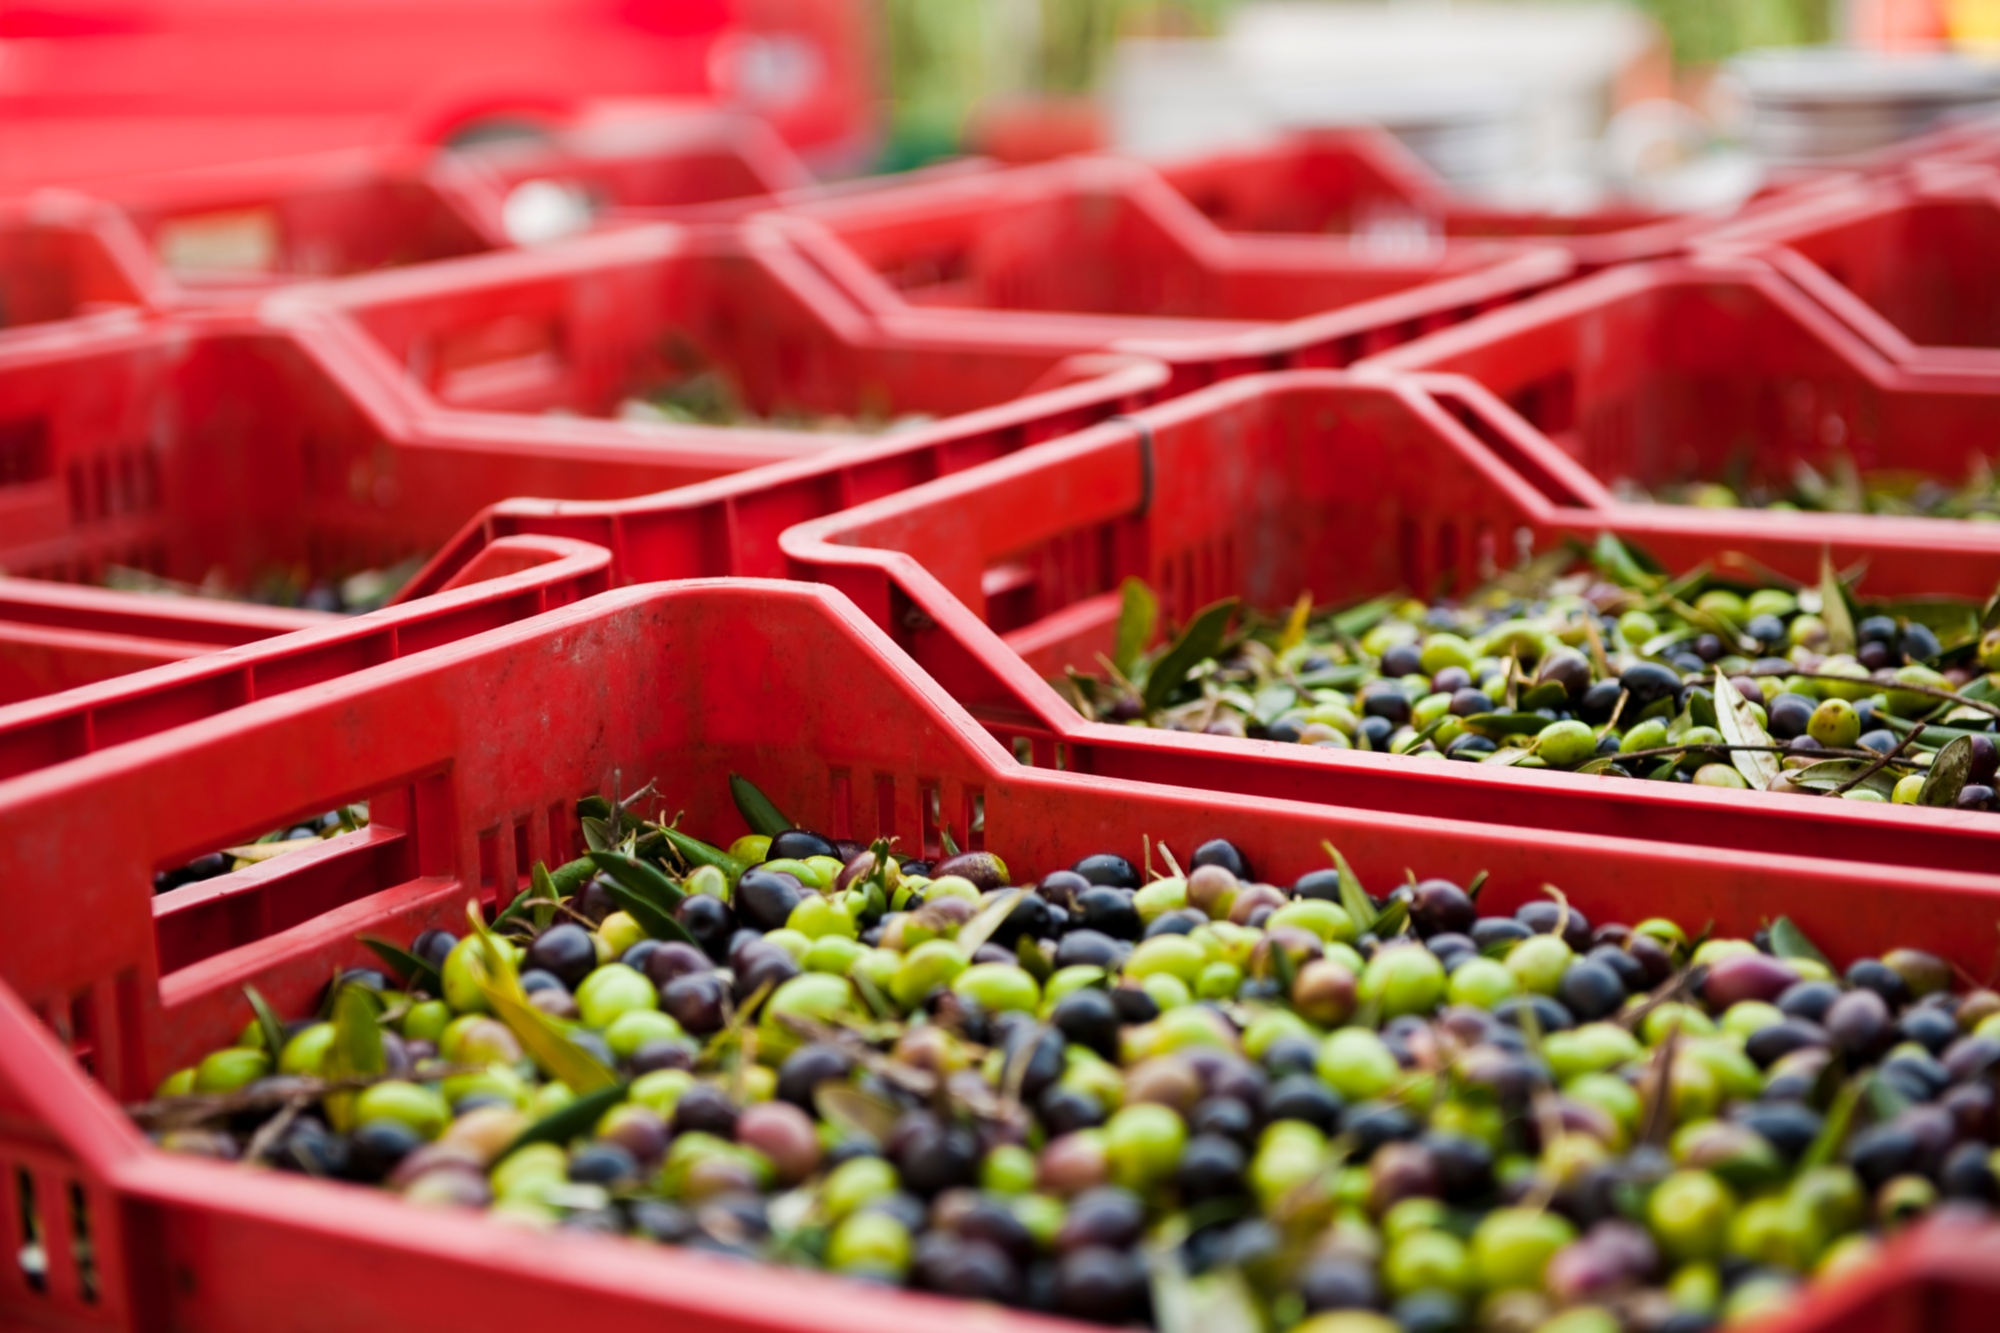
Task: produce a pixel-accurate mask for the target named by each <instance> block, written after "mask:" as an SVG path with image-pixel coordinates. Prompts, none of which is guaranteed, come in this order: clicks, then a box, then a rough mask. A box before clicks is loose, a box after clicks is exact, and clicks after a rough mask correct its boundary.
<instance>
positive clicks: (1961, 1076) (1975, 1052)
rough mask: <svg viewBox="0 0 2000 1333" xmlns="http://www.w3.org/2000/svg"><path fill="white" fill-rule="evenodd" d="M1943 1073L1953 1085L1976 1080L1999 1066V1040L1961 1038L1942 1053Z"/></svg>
mask: <svg viewBox="0 0 2000 1333" xmlns="http://www.w3.org/2000/svg"><path fill="white" fill-rule="evenodd" d="M1943 1059H1944V1068H1945V1072H1946V1073H1947V1074H1949V1075H1950V1076H1951V1080H1952V1082H1954V1083H1963V1082H1964V1081H1965V1080H1967V1079H1970V1078H1978V1077H1980V1076H1981V1075H1983V1074H1985V1073H1986V1071H1987V1070H1989V1069H1991V1068H1992V1067H1993V1066H1994V1065H1995V1064H2000V1040H1996V1039H1995V1038H1992V1037H1961V1038H1959V1039H1958V1040H1957V1041H1954V1042H1953V1043H1952V1044H1951V1045H1950V1046H1948V1047H1946V1048H1945V1051H1944V1056H1943Z"/></svg>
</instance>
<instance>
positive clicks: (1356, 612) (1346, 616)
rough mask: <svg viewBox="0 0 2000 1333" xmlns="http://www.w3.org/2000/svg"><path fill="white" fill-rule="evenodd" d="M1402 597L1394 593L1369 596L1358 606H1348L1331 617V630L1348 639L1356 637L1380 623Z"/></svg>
mask: <svg viewBox="0 0 2000 1333" xmlns="http://www.w3.org/2000/svg"><path fill="white" fill-rule="evenodd" d="M1402 600H1403V599H1402V598H1401V597H1400V596H1398V595H1397V594H1395V593H1386V594H1384V595H1383V596H1381V597H1374V598H1370V599H1369V600H1368V601H1365V602H1363V603H1361V605H1359V606H1350V607H1348V608H1347V609H1346V610H1345V611H1342V612H1339V613H1338V614H1336V615H1335V616H1334V617H1333V632H1334V633H1335V634H1337V635H1342V636H1345V637H1346V638H1350V639H1358V638H1360V637H1361V636H1362V635H1364V634H1366V633H1367V632H1368V631H1369V630H1371V629H1374V628H1375V627H1376V626H1377V625H1379V624H1381V623H1382V621H1383V620H1384V619H1386V618H1387V617H1388V614H1389V613H1390V612H1391V611H1393V610H1395V609H1396V603H1398V602H1400V601H1402Z"/></svg>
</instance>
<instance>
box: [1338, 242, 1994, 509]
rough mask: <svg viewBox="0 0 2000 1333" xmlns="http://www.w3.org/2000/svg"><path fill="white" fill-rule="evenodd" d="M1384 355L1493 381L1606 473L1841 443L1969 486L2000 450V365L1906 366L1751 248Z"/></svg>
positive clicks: (1693, 471) (1546, 445)
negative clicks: (1995, 372)
mask: <svg viewBox="0 0 2000 1333" xmlns="http://www.w3.org/2000/svg"><path fill="white" fill-rule="evenodd" d="M1368 364H1369V367H1370V368H1372V369H1381V370H1408V371H1441V372H1446V373H1452V374H1461V375H1466V376H1469V377H1470V378H1472V379H1475V380H1478V381H1479V382H1480V383H1481V384H1482V385H1484V386H1485V387H1486V388H1488V389H1490V390H1491V391H1492V392H1493V393H1494V394H1495V395H1496V396H1498V397H1499V398H1501V399H1503V400H1505V401H1506V403H1507V404H1508V406H1509V407H1511V408H1512V409H1513V410H1514V411H1516V412H1518V413H1519V414H1520V415H1521V416H1522V417H1523V418H1525V419H1526V420H1527V422H1528V423H1529V425H1530V426H1531V427H1532V428H1533V429H1532V430H1531V431H1529V432H1528V433H1527V436H1526V440H1527V443H1526V444H1525V445H1524V447H1525V448H1527V449H1528V450H1529V451H1530V452H1532V453H1534V454H1536V455H1537V456H1538V457H1541V458H1543V459H1548V458H1550V457H1553V456H1557V455H1560V456H1563V457H1566V458H1570V459H1574V460H1576V462H1578V463H1580V464H1581V465H1582V466H1583V468H1584V469H1586V470H1587V471H1588V472H1589V473H1590V474H1591V476H1592V477H1594V478H1595V479H1597V480H1598V481H1601V482H1603V483H1604V484H1605V485H1607V486H1608V485H1611V484H1613V483H1616V482H1619V481H1631V482H1636V483H1637V484H1638V485H1640V486H1642V487H1645V488H1648V489H1651V488H1657V487H1661V486H1666V485H1671V484H1674V483H1678V482H1685V481H1690V480H1718V479H1721V478H1722V477H1723V476H1724V474H1725V472H1726V470H1727V469H1729V468H1730V467H1732V466H1741V467H1743V468H1744V469H1745V471H1746V473H1747V475H1748V476H1749V477H1751V478H1753V479H1761V480H1767V481H1772V482H1777V483H1782V482H1784V481H1785V480H1786V479H1787V478H1788V477H1789V476H1790V475H1791V472H1792V469H1793V466H1794V464H1796V463H1799V462H1804V463H1808V464H1811V465H1812V466H1814V467H1817V468H1820V469H1821V470H1823V471H1824V470H1825V469H1827V468H1829V467H1830V466H1831V465H1832V463H1833V461H1834V460H1835V459H1836V458H1837V457H1839V456H1842V455H1845V456H1846V457H1848V458H1851V459H1852V461H1853V462H1854V463H1855V465H1856V466H1858V467H1860V468H1861V469H1863V470H1864V471H1865V470H1869V469H1874V468H1895V469H1899V470H1907V471H1913V472H1922V473H1927V474H1929V475H1931V476H1933V477H1936V478H1938V479H1940V480H1943V481H1947V482H1950V483H1953V484H1956V483H1959V482H1962V481H1964V480H1965V478H1966V475H1967V470H1968V468H1969V466H1970V465H1971V463H1972V460H1973V457H1974V455H1975V454H1984V455H1985V456H1986V457H1988V458H1989V459H1992V458H1995V457H2000V379H1995V380H1993V381H1992V382H1990V383H1988V382H1982V381H1980V380H1977V379H1974V378H1972V377H1968V376H1945V375H1933V374H1923V373H1918V372H1916V371H1913V370H1912V369H1909V368H1906V367H1899V366H1897V365H1895V364H1893V363H1892V362H1891V361H1889V360H1888V359H1886V358H1885V357H1884V356H1883V355H1882V354H1881V353H1880V352H1878V351H1876V350H1875V349H1873V348H1871V347H1870V346H1868V344H1867V343H1866V342H1864V341H1863V340H1862V339H1861V338H1860V337H1859V336H1857V335H1856V334H1855V333H1854V332H1852V331H1851V330H1850V329H1848V328H1846V327H1845V326H1843V325H1842V324H1841V323H1840V322H1839V321H1838V320H1836V319H1834V318H1832V317H1830V316H1829V315H1828V314H1827V313H1826V312H1825V310H1824V309H1822V308H1821V307H1820V306H1819V305H1818V304H1816V303H1815V302H1813V301H1812V300H1811V299H1809V298H1808V297H1807V296H1805V295H1804V294H1803V293H1802V292H1801V291H1800V290H1799V289H1798V288H1797V287H1795V286H1794V285H1792V284H1791V283H1789V282H1787V281H1786V280H1784V279H1783V278H1781V277H1780V276H1778V274H1776V273H1775V272H1773V271H1772V270H1771V269H1769V268H1767V267H1765V266H1764V265H1762V264H1761V263H1758V262H1756V261H1752V260H1744V259H1733V258H1732V259H1708V260H1696V261H1669V262H1664V263H1660V264H1653V265H1643V266H1635V267H1631V268H1627V269H1622V270H1619V271H1615V272H1609V273H1602V274H1598V275H1596V276H1595V277H1592V278H1588V279H1585V280H1584V281H1582V282H1579V283H1576V284H1574V285H1572V286H1570V287H1567V288H1565V289H1563V290H1561V291H1556V292H1550V293H1547V294H1545V295H1543V296H1541V297H1538V298H1537V299H1535V300H1533V301H1528V302H1523V303H1521V304H1520V305H1517V306H1515V307H1513V308H1511V309H1508V310H1503V311H1498V312H1495V313H1494V314H1492V315H1489V316H1486V317H1484V318H1482V319H1480V320H1478V321H1475V322H1472V323H1468V324H1464V325H1461V326H1459V327H1457V328H1453V329H1448V330H1445V331H1443V332H1441V333H1438V334H1436V335H1434V336H1432V337H1429V338H1425V339H1421V340H1419V341H1417V342H1414V343H1411V344H1408V345H1406V346H1404V347H1399V348H1396V349H1394V350H1392V351H1390V352H1388V353H1385V354H1384V355H1382V356H1381V357H1379V358H1376V359H1375V360H1373V361H1371V362H1369V363H1368ZM1740 521H1743V522H1748V521H1750V520H1749V519H1748V518H1742V519H1741V520H1740ZM1906 521H1916V522H1923V523H1939V524H1942V525H1943V526H1946V527H1950V526H1953V524H1951V523H1950V522H1949V521H1947V520H1936V519H1930V520H1906Z"/></svg>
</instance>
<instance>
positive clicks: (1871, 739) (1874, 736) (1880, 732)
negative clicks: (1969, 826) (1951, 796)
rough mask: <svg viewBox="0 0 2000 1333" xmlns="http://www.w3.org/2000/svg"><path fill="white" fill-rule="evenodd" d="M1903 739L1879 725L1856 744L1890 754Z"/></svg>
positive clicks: (1989, 796)
mask: <svg viewBox="0 0 2000 1333" xmlns="http://www.w3.org/2000/svg"><path fill="white" fill-rule="evenodd" d="M1901 739H1902V738H1901V737H1899V736H1897V735H1896V733H1895V732H1893V731H1890V730H1888V729H1887V728H1886V727H1878V728H1877V729H1875V730H1874V731H1864V732H1862V733H1861V739H1860V740H1858V741H1856V742H1855V744H1856V745H1857V746H1859V747H1860V748H1862V749H1864V750H1873V751H1874V752H1875V753H1876V754H1888V753H1889V752H1890V751H1892V750H1894V749H1895V748H1896V746H1897V745H1898V744H1899V743H1900V742H1901ZM1959 795H1960V796H1963V795H1964V791H1963V790H1961V791H1960V793H1959ZM1987 796H1988V798H1989V799H1990V798H1991V796H1992V792H1991V790H1990V789H1989V790H1988V791H1987ZM1960 808H1961V809H1963V808H1965V807H1964V806H1963V805H1962V804H1961V806H1960Z"/></svg>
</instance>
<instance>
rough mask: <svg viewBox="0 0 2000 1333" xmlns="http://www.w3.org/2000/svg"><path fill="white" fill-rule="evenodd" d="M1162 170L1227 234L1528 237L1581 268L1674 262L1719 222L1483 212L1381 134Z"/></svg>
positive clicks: (1283, 146) (1330, 138)
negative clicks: (1560, 249)
mask: <svg viewBox="0 0 2000 1333" xmlns="http://www.w3.org/2000/svg"><path fill="white" fill-rule="evenodd" d="M1160 174H1161V175H1162V176H1164V177H1165V178H1166V181H1167V183H1168V184H1170V185H1172V186H1173V187H1174V188H1175V189H1176V190H1179V191H1180V192H1181V194H1183V195H1185V196H1186V197H1187V199H1188V201H1189V202H1190V203H1192V204H1193V205H1194V206H1195V207H1196V208H1198V209H1199V210H1201V212H1202V214H1203V216H1205V217H1207V218H1208V219H1209V220H1210V221H1212V222H1214V223H1215V224H1216V225H1217V226H1218V227H1221V228H1222V229H1223V230H1224V231H1230V232H1251V233H1272V232H1275V233H1300V234H1308V235H1319V236H1327V235H1328V234H1330V233H1331V234H1334V235H1340V236H1360V237H1372V238H1375V239H1376V241H1377V243H1378V244H1381V245H1384V246H1393V245H1396V244H1403V245H1410V244H1413V243H1415V244H1424V243H1426V242H1433V243H1434V242H1435V241H1436V240H1437V239H1439V238H1450V239H1456V240H1465V239H1474V238H1484V239H1491V238H1507V239H1514V240H1519V239H1526V238H1532V239H1534V240H1538V241H1543V242H1546V243H1549V244H1554V245H1559V246H1561V247H1563V248H1564V249H1566V250H1568V251H1569V253H1570V254H1571V255H1573V256H1574V257H1575V259H1576V261H1577V264H1578V265H1579V267H1582V268H1585V269H1595V268H1602V267H1604V266H1605V265H1607V264H1616V263H1626V262H1629V261H1632V260H1638V259H1652V258H1657V257H1660V256H1662V255H1668V254H1672V253H1674V252H1676V251H1678V250H1680V249H1681V248H1682V247H1684V246H1685V245H1686V244H1687V242H1688V241H1689V239H1690V238H1691V237H1694V236H1697V235H1699V234H1700V233H1701V232H1702V231H1703V230H1705V229H1708V228H1712V227H1714V226H1715V225H1716V218H1714V217H1712V216H1707V215H1697V214H1684V215H1671V214H1662V213H1656V212H1649V211H1647V210H1645V209H1641V208H1636V207H1610V208H1600V209H1593V210H1588V211H1581V212H1575V213H1550V212H1537V211H1533V210H1527V209H1506V208H1493V207H1486V206H1482V205H1478V204H1475V203H1472V202H1471V201H1469V200H1466V199H1463V198H1461V197H1459V196H1458V195H1457V194H1456V193H1454V192H1453V191H1452V189H1451V187H1450V186H1448V185H1447V184H1446V183H1445V182H1444V181H1443V180H1442V179H1441V178H1440V177H1438V176H1437V175H1436V174H1435V173H1433V172H1432V171H1431V170H1430V168H1429V167H1428V166H1426V165H1425V164H1424V162H1423V161H1422V159H1420V158H1418V157H1417V156H1416V154H1414V153H1412V152H1410V151H1409V150H1408V149H1407V148H1404V147H1403V146H1402V144H1401V143H1399V142H1398V141H1397V140H1396V139H1395V137H1394V136H1392V135H1390V134H1388V133H1386V132H1385V131H1382V130H1377V129H1362V128H1350V129H1328V130H1312V131H1304V132H1300V133H1297V134H1294V135H1292V136H1290V137H1288V138H1286V139H1283V140H1281V141H1279V142H1277V143H1274V144H1272V145H1269V146H1267V147H1261V148H1249V149H1241V150H1236V151H1230V152H1221V153H1216V154H1213V155H1210V156H1205V157H1201V158H1196V159H1190V160H1187V161H1180V162H1173V163H1169V164H1167V165H1164V166H1162V167H1161V168H1160Z"/></svg>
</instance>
